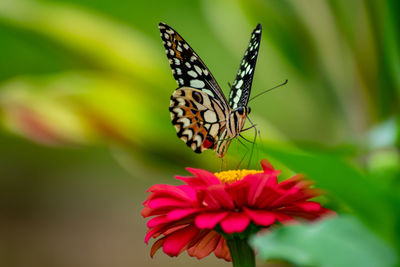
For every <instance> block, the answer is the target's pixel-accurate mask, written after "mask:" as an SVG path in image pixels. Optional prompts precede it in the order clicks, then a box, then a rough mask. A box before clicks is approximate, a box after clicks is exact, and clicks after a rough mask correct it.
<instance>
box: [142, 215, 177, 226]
mask: <svg viewBox="0 0 400 267" xmlns="http://www.w3.org/2000/svg"><path fill="white" fill-rule="evenodd" d="M170 221H171V220H169V219H168V218H167V216H166V215H163V216H157V217H154V218H151V219H150V220H149V221H148V222H147V223H146V225H147V227H149V228H153V227H156V226H158V225H160V224H164V223H168V222H170Z"/></svg>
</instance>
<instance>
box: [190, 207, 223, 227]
mask: <svg viewBox="0 0 400 267" xmlns="http://www.w3.org/2000/svg"><path fill="white" fill-rule="evenodd" d="M227 215H228V212H226V211H223V212H206V213H202V214H199V215H197V217H196V219H195V220H194V223H195V224H196V226H197V227H198V228H200V229H213V228H214V227H215V226H216V225H217V224H218V223H219V222H220V221H221V220H222V219H224V218H225V217H226V216H227Z"/></svg>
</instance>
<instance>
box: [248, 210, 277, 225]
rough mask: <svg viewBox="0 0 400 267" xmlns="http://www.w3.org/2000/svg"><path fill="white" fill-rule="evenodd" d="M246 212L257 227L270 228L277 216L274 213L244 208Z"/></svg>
mask: <svg viewBox="0 0 400 267" xmlns="http://www.w3.org/2000/svg"><path fill="white" fill-rule="evenodd" d="M244 211H245V212H246V213H247V215H249V216H250V218H251V220H252V221H253V222H254V223H255V224H257V225H262V226H270V225H271V224H273V223H274V222H275V215H274V213H273V212H270V211H264V210H250V209H246V208H244Z"/></svg>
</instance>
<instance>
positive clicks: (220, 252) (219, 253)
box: [214, 236, 232, 261]
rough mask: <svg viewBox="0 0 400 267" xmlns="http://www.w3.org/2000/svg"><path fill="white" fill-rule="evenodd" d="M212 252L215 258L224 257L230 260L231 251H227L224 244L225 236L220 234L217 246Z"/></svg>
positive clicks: (226, 246) (227, 248)
mask: <svg viewBox="0 0 400 267" xmlns="http://www.w3.org/2000/svg"><path fill="white" fill-rule="evenodd" d="M214 254H215V256H216V257H217V258H220V259H224V260H226V261H232V259H231V253H230V252H229V247H228V245H227V244H226V240H225V238H223V237H222V236H221V237H220V239H219V242H218V245H217V248H216V249H215V251H214Z"/></svg>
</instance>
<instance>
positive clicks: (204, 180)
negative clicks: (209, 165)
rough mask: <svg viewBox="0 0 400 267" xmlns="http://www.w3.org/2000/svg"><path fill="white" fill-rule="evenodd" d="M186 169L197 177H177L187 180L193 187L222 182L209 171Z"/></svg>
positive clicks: (204, 186)
mask: <svg viewBox="0 0 400 267" xmlns="http://www.w3.org/2000/svg"><path fill="white" fill-rule="evenodd" d="M186 169H187V170H188V171H189V172H191V173H192V174H193V175H194V176H195V177H182V176H176V177H175V178H176V179H179V180H181V181H183V182H185V183H186V184H187V185H189V186H190V187H192V188H195V189H196V188H206V187H208V186H210V185H216V184H221V181H220V180H219V179H218V178H217V177H216V176H215V175H214V174H213V173H211V172H209V171H206V170H202V169H194V168H186Z"/></svg>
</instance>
